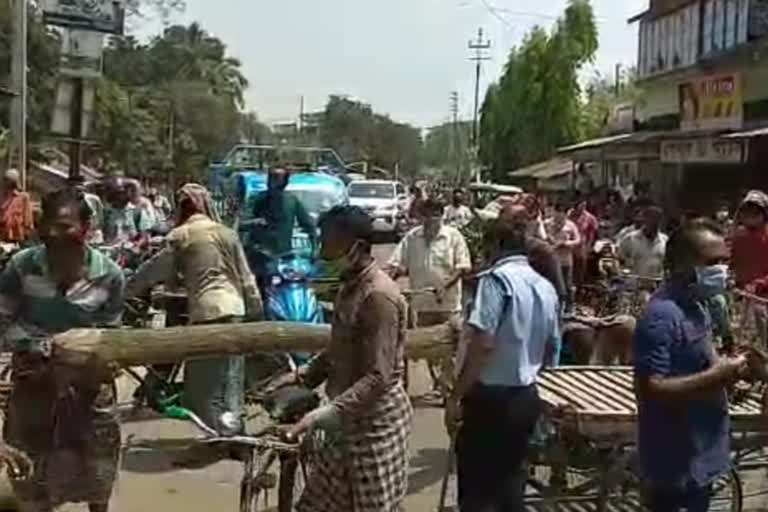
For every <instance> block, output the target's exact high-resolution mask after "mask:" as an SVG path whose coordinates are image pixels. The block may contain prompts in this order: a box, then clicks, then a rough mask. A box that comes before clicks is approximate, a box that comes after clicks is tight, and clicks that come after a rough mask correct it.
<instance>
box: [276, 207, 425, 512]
mask: <svg viewBox="0 0 768 512" xmlns="http://www.w3.org/2000/svg"><path fill="white" fill-rule="evenodd" d="M320 227H321V243H322V249H321V257H323V258H324V259H327V260H332V261H334V262H336V263H338V265H339V266H340V268H342V280H343V284H342V287H341V289H340V290H339V293H338V295H337V297H336V302H335V308H334V313H335V314H334V321H333V327H332V334H331V343H330V345H329V346H328V348H327V350H325V351H324V352H323V353H322V354H321V355H319V356H318V357H317V358H315V359H314V360H313V361H312V363H310V365H309V368H308V369H307V370H306V372H303V376H302V379H303V382H304V384H305V385H307V386H309V387H316V386H318V385H320V384H321V383H322V382H323V381H325V382H326V387H325V389H326V392H327V394H328V398H329V399H330V403H329V404H327V405H323V406H321V407H320V408H318V409H316V410H314V411H312V412H310V413H309V414H308V415H307V416H305V417H304V418H303V419H302V420H301V421H300V422H299V423H298V424H296V425H295V426H293V427H292V428H291V430H290V431H289V432H288V435H289V437H293V438H295V437H296V436H299V435H301V434H302V433H304V432H307V431H311V430H313V429H316V428H320V429H323V430H325V431H326V432H327V433H329V434H330V435H329V436H326V437H328V438H333V439H334V441H332V442H331V443H330V444H328V445H326V446H325V447H324V448H323V449H322V450H321V451H320V453H319V454H318V456H317V457H316V459H313V467H312V470H311V471H310V472H309V476H308V481H307V485H306V488H305V490H304V494H303V495H302V497H301V499H300V501H299V503H298V505H297V507H296V509H297V510H298V511H299V512H337V511H341V510H344V511H350V512H391V511H394V510H399V509H400V505H401V504H402V501H403V498H404V497H405V494H406V492H407V489H408V444H409V441H410V436H411V420H412V415H413V412H412V409H411V404H410V401H409V399H408V396H407V394H406V392H405V389H404V388H403V383H402V376H403V344H404V341H405V328H406V320H405V302H404V300H403V297H402V295H401V294H400V290H399V288H398V286H397V284H396V283H395V282H394V281H392V280H391V279H390V278H389V277H388V276H387V275H386V273H385V272H384V271H382V270H381V269H380V268H379V267H378V265H377V264H376V262H375V261H374V259H373V257H372V256H371V240H372V237H373V228H372V220H371V218H370V217H369V216H368V215H367V214H366V213H365V212H364V211H363V210H361V209H360V208H357V207H351V206H339V207H335V208H333V209H332V210H330V211H329V212H328V213H326V214H325V215H324V216H323V217H322V219H321V221H320Z"/></svg>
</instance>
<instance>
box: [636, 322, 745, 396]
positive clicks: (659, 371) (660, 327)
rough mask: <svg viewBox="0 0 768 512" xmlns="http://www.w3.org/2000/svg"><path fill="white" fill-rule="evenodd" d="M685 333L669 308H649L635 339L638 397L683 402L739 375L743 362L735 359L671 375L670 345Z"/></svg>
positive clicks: (715, 388) (722, 386) (718, 388)
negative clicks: (692, 371) (663, 309)
mask: <svg viewBox="0 0 768 512" xmlns="http://www.w3.org/2000/svg"><path fill="white" fill-rule="evenodd" d="M682 335H683V334H682V325H680V323H679V322H677V321H676V320H675V319H673V318H670V315H669V313H667V312H665V311H649V312H648V313H647V316H646V317H644V318H643V319H642V320H641V321H640V324H639V325H638V326H637V330H636V331H635V335H634V339H633V341H632V349H633V357H632V359H633V361H634V367H635V389H636V393H637V395H638V396H640V397H644V398H649V399H652V400H658V401H662V402H670V403H680V402H683V401H686V400H696V399H701V398H704V397H707V396H709V395H711V394H712V393H713V392H716V391H718V390H722V389H723V388H725V387H726V386H727V385H728V384H730V383H731V382H733V381H735V380H736V379H737V378H738V375H739V370H740V366H742V365H739V364H735V363H734V362H733V361H731V360H722V361H718V362H716V363H715V364H713V365H712V366H711V367H709V368H707V369H706V370H703V371H700V372H697V373H693V374H690V375H684V376H670V373H671V370H672V368H671V357H670V347H671V346H672V344H673V343H674V342H675V341H676V340H677V339H678V338H679V337H681V336H682Z"/></svg>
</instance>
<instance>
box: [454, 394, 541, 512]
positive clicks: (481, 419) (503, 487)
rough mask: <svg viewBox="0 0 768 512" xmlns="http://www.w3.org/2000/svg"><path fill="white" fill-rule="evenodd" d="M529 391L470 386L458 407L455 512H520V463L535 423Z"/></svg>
mask: <svg viewBox="0 0 768 512" xmlns="http://www.w3.org/2000/svg"><path fill="white" fill-rule="evenodd" d="M540 407H541V406H540V403H539V395H538V393H537V391H536V387H535V386H530V387H525V388H511V387H495V386H483V385H475V387H474V388H473V389H472V391H470V393H469V394H468V395H467V396H466V397H465V398H464V401H463V402H462V425H461V428H460V429H459V432H458V434H457V438H456V458H457V465H458V477H459V509H460V510H461V512H520V511H522V510H523V495H524V491H525V484H526V473H525V458H526V456H527V454H528V443H529V441H530V437H531V435H532V434H533V430H534V427H535V425H536V422H537V420H538V418H539V414H540V412H541V410H540Z"/></svg>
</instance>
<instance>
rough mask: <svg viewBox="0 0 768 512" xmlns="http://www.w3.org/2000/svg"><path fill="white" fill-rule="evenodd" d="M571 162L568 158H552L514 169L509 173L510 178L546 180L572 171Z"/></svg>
mask: <svg viewBox="0 0 768 512" xmlns="http://www.w3.org/2000/svg"><path fill="white" fill-rule="evenodd" d="M573 165H574V164H573V162H572V161H571V160H570V159H569V158H553V159H551V160H547V161H545V162H539V163H535V164H533V165H529V166H527V167H521V168H520V169H515V170H514V171H512V172H510V173H509V176H510V177H512V178H536V179H540V180H546V179H550V178H556V177H558V176H562V175H564V174H568V173H570V172H571V171H572V170H573Z"/></svg>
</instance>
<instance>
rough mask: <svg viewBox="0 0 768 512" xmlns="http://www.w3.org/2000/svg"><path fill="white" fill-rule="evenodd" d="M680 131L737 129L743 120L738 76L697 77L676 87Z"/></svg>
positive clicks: (740, 86)
mask: <svg viewBox="0 0 768 512" xmlns="http://www.w3.org/2000/svg"><path fill="white" fill-rule="evenodd" d="M678 102H679V107H680V129H681V130H683V131H694V130H732V129H740V128H741V127H742V123H743V120H744V108H743V100H742V81H741V75H740V74H738V73H731V74H726V75H714V76H708V77H704V78H697V79H694V80H691V81H688V82H684V83H682V84H680V86H679V87H678Z"/></svg>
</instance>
